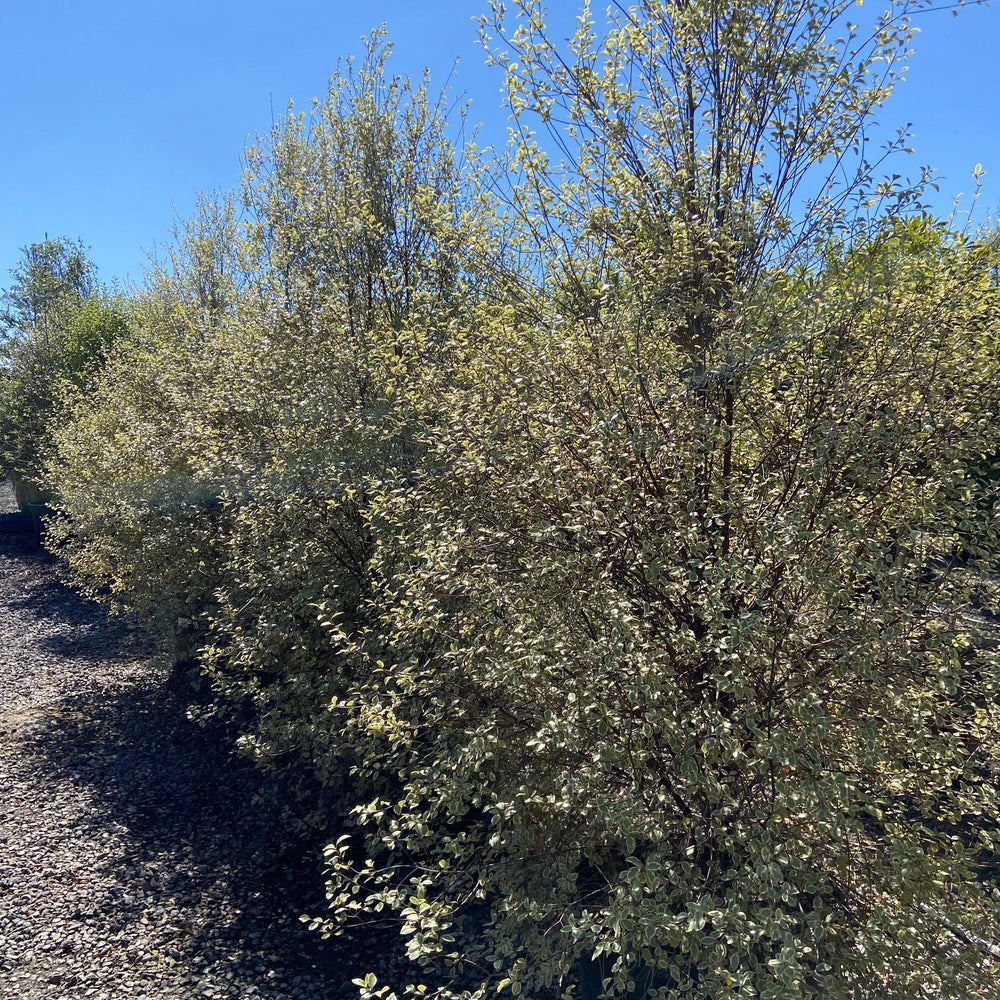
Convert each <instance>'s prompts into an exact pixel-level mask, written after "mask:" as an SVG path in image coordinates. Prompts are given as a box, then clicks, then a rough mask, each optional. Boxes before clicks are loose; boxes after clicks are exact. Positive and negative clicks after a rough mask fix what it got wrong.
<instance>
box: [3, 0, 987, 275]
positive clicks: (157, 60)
mask: <svg viewBox="0 0 1000 1000" xmlns="http://www.w3.org/2000/svg"><path fill="white" fill-rule="evenodd" d="M595 5H596V6H600V0H595ZM550 6H551V7H552V8H553V9H555V10H558V11H559V12H560V14H561V15H566V14H568V13H569V12H570V8H571V7H574V6H575V4H574V3H572V0H551V3H550ZM484 7H485V0H408V2H407V0H370V2H368V3H365V2H363V0H361V2H358V0H354V2H350V3H348V2H344V0H325V2H318V0H284V2H283V3H282V4H280V5H279V4H276V3H270V4H264V3H262V2H260V0H174V2H172V3H162V2H159V3H158V2H136V0H130V2H125V0H86V2H81V0H47V2H45V3H41V2H38V3H28V2H25V0H6V2H3V3H0V136H2V147H0V287H5V286H6V285H7V284H8V270H9V268H11V267H12V266H14V265H15V264H16V263H17V262H18V260H19V259H20V248H21V247H22V246H24V245H25V244H27V243H31V242H35V241H38V240H41V239H42V238H44V235H45V234H46V233H48V235H49V236H50V237H51V236H57V235H65V236H69V237H79V238H82V239H83V241H84V242H85V243H86V244H88V245H89V246H90V247H91V251H90V252H91V257H92V259H93V260H94V261H95V262H96V263H97V265H98V268H99V272H100V276H101V277H102V278H103V279H105V280H110V279H111V278H112V277H114V276H118V277H120V278H125V277H131V278H132V279H135V280H138V279H141V276H142V269H143V265H144V262H145V260H146V256H147V252H148V251H149V250H151V249H152V248H153V246H154V244H155V243H156V242H162V241H165V240H167V239H168V238H169V232H170V227H171V224H172V222H173V221H174V219H175V218H177V217H184V216H186V215H187V214H188V213H189V212H190V211H191V208H192V206H193V204H194V198H195V193H196V192H197V191H199V190H212V189H215V188H228V187H232V186H234V185H235V184H236V183H237V181H238V179H239V173H240V155H241V152H242V150H243V147H244V145H245V144H246V140H247V137H248V136H252V135H253V134H254V133H257V132H263V131H266V130H267V129H268V127H269V125H270V122H271V114H272V106H273V110H274V113H275V114H276V115H277V114H280V113H281V112H283V110H284V108H285V106H286V103H287V101H288V100H289V99H294V100H295V101H296V102H297V103H301V104H302V105H303V106H305V105H306V102H307V101H308V99H309V98H310V97H313V96H318V95H322V94H324V93H325V91H326V82H327V79H328V77H329V76H330V74H331V72H332V71H333V69H334V66H335V64H336V61H337V58H338V56H341V55H344V54H346V53H348V52H351V51H354V52H359V51H360V50H361V43H360V38H361V36H362V35H364V34H366V33H367V32H368V31H369V30H370V29H371V28H373V27H374V26H376V25H377V24H378V23H380V22H381V21H385V22H387V24H388V27H389V35H390V37H391V39H392V40H393V42H394V43H395V55H394V57H393V60H392V64H391V65H392V67H393V68H394V69H396V70H397V71H400V72H406V73H409V74H411V75H418V74H419V73H420V71H421V70H422V69H423V67H424V66H429V67H430V69H431V73H432V78H433V82H434V83H436V84H443V83H444V81H445V79H446V78H447V76H448V73H449V71H450V69H451V66H452V64H453V62H454V60H455V59H456V58H458V59H460V60H461V62H460V65H459V68H458V72H457V74H456V76H455V78H454V81H453V84H454V87H455V89H456V90H458V91H465V92H466V93H467V95H468V96H469V97H470V98H471V100H472V119H473V120H474V121H482V122H483V123H484V127H483V133H482V135H483V138H484V140H487V141H495V142H498V143H499V142H502V141H503V139H504V136H505V128H506V124H505V118H504V114H503V112H502V111H501V110H500V94H499V90H500V83H501V80H500V77H499V75H498V71H497V70H495V69H487V68H486V67H485V66H484V65H483V52H482V49H481V48H479V47H478V46H477V45H476V44H475V37H476V30H475V25H474V24H473V17H474V16H475V15H476V14H477V13H479V12H481V11H482V10H483V9H484ZM919 24H920V26H921V29H922V30H921V34H920V35H919V36H918V39H917V44H916V49H917V51H916V54H915V56H914V57H913V59H912V61H911V70H910V73H909V78H908V80H907V82H906V83H905V84H904V85H903V86H902V87H901V88H900V90H899V91H898V93H897V95H896V96H894V97H893V99H892V101H891V102H890V104H889V105H888V106H887V107H886V108H885V109H884V110H883V111H882V113H881V114H880V116H879V117H880V121H881V123H882V125H883V126H885V127H889V126H892V127H896V126H902V125H905V124H906V123H907V122H912V123H913V127H912V131H913V133H914V140H913V146H914V147H915V149H916V153H915V155H914V156H913V157H911V158H904V159H903V160H901V161H900V163H899V164H898V165H897V166H895V167H894V168H893V169H894V170H896V171H897V172H899V173H903V174H907V173H916V172H917V171H918V167H919V166H920V165H924V164H928V165H932V166H935V167H937V168H939V169H940V170H941V171H942V173H943V174H944V175H945V176H944V178H943V179H942V181H941V194H940V196H938V198H937V201H936V203H935V208H936V209H937V210H938V211H939V212H943V213H945V214H947V212H948V211H949V210H950V207H951V204H952V200H953V198H954V197H955V196H956V195H958V194H959V193H960V192H970V191H971V189H972V184H971V172H972V169H973V168H974V166H975V165H976V164H977V163H981V164H982V165H983V167H984V168H985V169H986V171H987V174H986V178H985V183H984V190H983V195H982V198H981V201H980V209H979V215H980V216H982V215H983V214H984V213H985V212H986V211H987V210H989V211H995V210H996V208H997V206H998V204H1000V129H998V124H1000V44H998V43H1000V11H992V10H990V9H987V8H969V9H966V10H964V11H963V12H962V13H961V15H960V16H959V17H958V18H953V17H952V16H951V14H950V13H949V12H947V11H939V12H936V13H932V14H927V15H923V16H922V17H921V19H920V21H919ZM967 200H968V199H966V201H967Z"/></svg>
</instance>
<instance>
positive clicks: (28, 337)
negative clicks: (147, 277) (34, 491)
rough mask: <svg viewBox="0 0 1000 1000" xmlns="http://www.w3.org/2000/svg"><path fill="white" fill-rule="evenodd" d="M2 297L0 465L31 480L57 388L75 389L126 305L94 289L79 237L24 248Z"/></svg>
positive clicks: (120, 326) (121, 328)
mask: <svg viewBox="0 0 1000 1000" xmlns="http://www.w3.org/2000/svg"><path fill="white" fill-rule="evenodd" d="M24 257H25V259H24V262H23V263H22V265H21V266H20V267H18V268H15V269H14V271H13V272H12V275H13V277H14V283H13V284H12V285H11V287H10V288H9V289H8V291H7V292H6V294H5V295H4V302H5V304H6V307H7V308H6V310H5V312H4V315H3V326H4V329H3V335H2V339H0V469H2V470H3V471H4V472H5V473H7V474H13V475H15V476H17V477H18V478H20V479H26V480H34V479H35V478H36V477H37V476H38V474H39V471H40V469H41V467H42V463H43V460H44V457H45V454H46V451H47V449H48V447H49V441H50V435H51V427H50V422H51V421H52V419H53V418H54V416H55V414H56V412H57V408H58V402H59V399H60V396H61V394H62V393H63V392H64V391H66V390H67V388H68V387H70V386H75V387H77V388H79V387H82V386H83V385H84V384H85V383H86V382H87V380H88V378H89V377H90V375H91V374H92V373H93V371H94V370H95V368H96V367H98V366H99V365H100V364H101V363H103V359H104V358H105V356H106V354H107V352H108V351H109V349H110V348H111V346H112V344H114V343H115V342H116V341H118V340H119V339H121V338H122V337H123V336H124V334H125V332H126V330H127V325H128V321H127V317H126V306H125V303H124V302H122V301H121V300H118V299H115V298H114V297H112V296H109V295H107V294H104V293H102V292H100V291H99V290H98V289H97V286H96V285H95V282H94V276H93V271H94V268H93V265H92V264H91V263H90V262H89V261H88V260H87V259H86V256H85V254H84V251H83V247H82V245H81V244H79V243H74V242H71V241H65V240H46V241H45V242H44V243H38V244H33V245H32V246H30V247H27V248H26V249H25V251H24Z"/></svg>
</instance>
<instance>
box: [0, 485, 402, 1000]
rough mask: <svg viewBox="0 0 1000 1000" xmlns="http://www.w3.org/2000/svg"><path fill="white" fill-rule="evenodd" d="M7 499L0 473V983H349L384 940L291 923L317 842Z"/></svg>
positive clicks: (314, 900) (302, 986) (86, 992)
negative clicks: (194, 717) (198, 719)
mask: <svg viewBox="0 0 1000 1000" xmlns="http://www.w3.org/2000/svg"><path fill="white" fill-rule="evenodd" d="M12 501H13V497H12V496H11V495H10V493H9V490H8V489H7V485H6V483H4V482H3V481H2V480H0V998H4V1000H7V998H17V1000H43V998H44V1000H76V998H80V997H94V998H99V1000H119V998H120V1000H125V998H128V1000H167V998H169V1000H185V998H189V997H193V998H199V997H201V998H207V997H226V998H234V1000H235V998H244V997H259V998H270V1000H307V998H309V1000H312V998H340V997H356V996H357V989H356V987H353V986H351V985H350V980H351V978H352V977H353V976H356V975H358V974H359V972H360V971H361V970H362V969H363V968H364V967H367V968H371V967H372V963H373V960H374V959H375V956H374V955H373V952H376V951H377V949H378V947H379V945H380V941H381V946H382V947H383V949H384V948H386V947H388V945H389V942H388V941H386V939H385V938H380V936H378V935H372V934H368V935H365V937H364V939H363V941H361V942H359V941H355V942H336V943H334V942H327V943H324V942H321V941H319V940H318V939H317V937H316V936H315V935H313V934H311V933H310V932H309V931H308V929H307V928H306V927H305V925H304V924H303V923H302V922H301V921H300V920H299V915H300V914H301V913H303V912H313V913H316V912H320V911H321V910H322V898H321V889H322V884H321V880H320V877H319V867H318V861H317V859H316V855H315V853H314V852H311V851H306V850H305V849H304V848H303V847H302V845H301V844H298V845H296V844H295V842H294V841H293V840H291V838H289V836H288V834H287V832H286V831H285V830H284V829H283V827H282V824H281V822H280V818H279V811H278V810H277V808H276V807H273V806H272V807H264V806H258V805H254V804H253V801H252V797H253V794H254V791H255V790H256V789H257V788H258V785H259V779H258V777H257V775H256V774H255V772H254V771H253V769H252V768H251V767H250V766H249V765H247V764H245V763H243V762H241V761H238V760H236V759H234V758H233V757H232V756H231V754H230V753H229V750H228V741H227V740H226V738H225V734H224V733H223V732H221V731H219V730H214V731H213V730H211V729H202V728H200V727H198V726H195V725H193V724H192V723H190V722H189V721H188V720H187V717H186V698H185V693H184V692H183V691H179V690H177V689H176V688H177V685H176V684H172V683H171V682H170V681H169V678H168V677H167V676H166V675H165V674H164V673H163V672H157V671H156V670H154V669H153V668H151V667H150V666H149V665H148V663H147V650H146V649H144V648H143V642H142V640H141V638H140V637H137V636H136V635H134V634H131V633H130V632H129V631H128V629H127V628H125V627H124V626H123V625H122V624H120V623H117V622H113V621H109V620H108V619H107V618H106V617H105V616H104V615H103V614H102V612H101V611H100V609H98V608H97V607H95V606H94V605H92V604H89V603H86V602H84V601H82V600H81V599H80V598H79V597H77V596H76V595H75V594H74V593H73V592H72V591H71V590H69V589H68V588H66V587H64V586H63V585H62V584H60V583H59V581H58V579H57V576H56V572H55V565H54V562H53V560H52V559H51V557H49V556H47V555H46V554H44V553H43V552H41V551H40V550H39V549H38V547H37V545H36V544H35V543H34V540H33V536H32V535H31V533H30V524H29V523H28V522H27V520H26V519H24V518H22V516H21V515H19V514H17V513H14V512H13V511H14V507H13V503H12ZM317 890H318V891H319V893H320V896H319V897H317V895H316V893H317ZM378 964H381V963H380V962H379V963H378Z"/></svg>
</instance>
